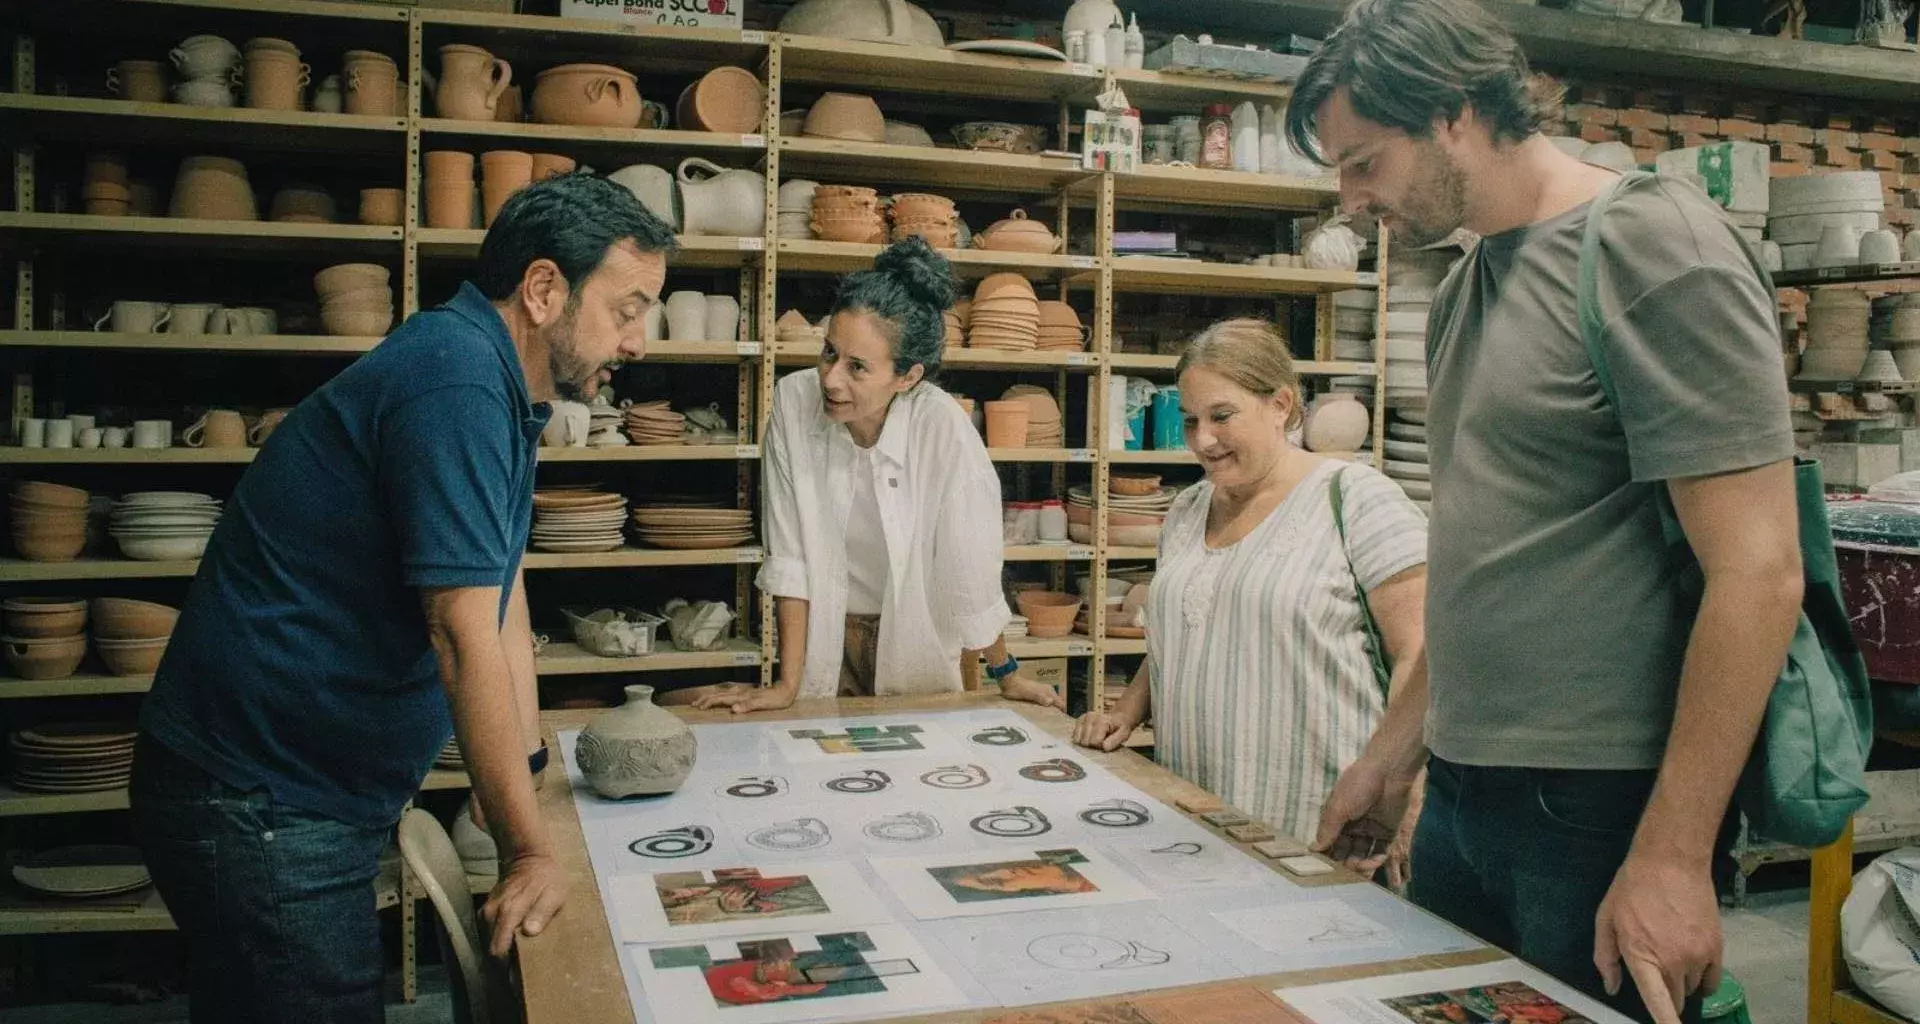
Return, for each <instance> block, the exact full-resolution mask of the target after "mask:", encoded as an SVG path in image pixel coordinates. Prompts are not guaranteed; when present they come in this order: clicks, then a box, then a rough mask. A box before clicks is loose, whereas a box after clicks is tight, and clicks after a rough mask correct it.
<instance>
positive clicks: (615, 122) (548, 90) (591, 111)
mask: <svg viewBox="0 0 1920 1024" xmlns="http://www.w3.org/2000/svg"><path fill="white" fill-rule="evenodd" d="M534 83H535V84H534V87H533V117H534V120H536V121H540V122H542V123H544V124H566V125H578V126H583V127H590V128H634V127H638V126H639V124H640V114H641V106H640V91H639V85H638V83H637V80H636V79H635V78H634V76H633V73H632V72H630V71H627V70H625V69H622V68H617V67H614V66H613V65H611V64H562V65H560V66H558V67H552V68H548V69H547V70H545V71H542V72H540V73H539V74H538V75H536V76H534Z"/></svg>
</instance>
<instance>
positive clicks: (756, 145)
mask: <svg viewBox="0 0 1920 1024" xmlns="http://www.w3.org/2000/svg"><path fill="white" fill-rule="evenodd" d="M740 148H741V149H765V148H767V137H766V136H765V135H760V134H757V133H756V134H753V135H742V136H740Z"/></svg>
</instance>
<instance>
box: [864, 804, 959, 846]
mask: <svg viewBox="0 0 1920 1024" xmlns="http://www.w3.org/2000/svg"><path fill="white" fill-rule="evenodd" d="M864 831H865V832H866V833H867V835H870V836H872V837H873V838H875V839H879V840H883V841H885V842H889V843H918V842H922V841H924V840H928V839H938V838H940V836H941V834H942V829H941V828H940V823H939V822H938V821H936V820H934V817H933V815H931V814H926V813H923V812H920V811H905V812H903V813H900V814H890V815H887V816H886V817H884V818H875V819H874V820H872V821H869V822H867V826H866V828H865V830H864Z"/></svg>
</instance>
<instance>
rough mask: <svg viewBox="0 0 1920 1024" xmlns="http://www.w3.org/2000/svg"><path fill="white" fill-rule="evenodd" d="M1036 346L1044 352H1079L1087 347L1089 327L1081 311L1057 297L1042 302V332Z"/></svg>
mask: <svg viewBox="0 0 1920 1024" xmlns="http://www.w3.org/2000/svg"><path fill="white" fill-rule="evenodd" d="M1034 347H1035V348H1038V349H1039V350H1040V351H1042V352H1079V351H1081V350H1082V349H1085V348H1086V347H1087V329H1086V328H1085V327H1084V326H1082V325H1081V323H1080V313H1079V311H1078V310H1075V309H1074V308H1073V307H1072V306H1069V305H1067V304H1066V303H1064V302H1061V301H1059V300H1057V299H1048V300H1047V301H1045V302H1042V303H1040V334H1039V337H1038V338H1037V339H1036V341H1035V345H1034Z"/></svg>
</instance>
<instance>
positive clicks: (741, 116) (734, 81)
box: [674, 67, 767, 135]
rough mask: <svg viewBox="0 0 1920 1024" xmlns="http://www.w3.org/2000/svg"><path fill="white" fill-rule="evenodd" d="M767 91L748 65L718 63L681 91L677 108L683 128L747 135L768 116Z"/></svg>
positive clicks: (676, 114)
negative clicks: (725, 65) (717, 65)
mask: <svg viewBox="0 0 1920 1024" xmlns="http://www.w3.org/2000/svg"><path fill="white" fill-rule="evenodd" d="M766 105H767V91H766V88H765V87H764V86H762V85H761V84H760V79H758V78H755V77H754V75H753V72H751V71H748V70H747V69H746V68H736V67H718V68H714V69H713V70H712V71H709V72H707V73H706V74H704V75H702V76H700V79H699V80H698V81H696V82H694V83H693V84H692V85H689V86H687V88H686V89H685V90H684V91H682V92H681V93H680V102H679V105H678V107H677V109H676V110H675V112H674V116H675V118H676V119H677V120H678V122H679V125H680V127H681V128H683V129H687V130H690V131H708V132H733V133H735V134H739V135H748V134H752V133H754V132H758V131H759V130H760V125H761V122H762V121H764V120H765V117H766Z"/></svg>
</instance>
